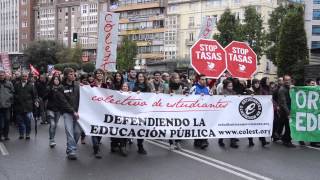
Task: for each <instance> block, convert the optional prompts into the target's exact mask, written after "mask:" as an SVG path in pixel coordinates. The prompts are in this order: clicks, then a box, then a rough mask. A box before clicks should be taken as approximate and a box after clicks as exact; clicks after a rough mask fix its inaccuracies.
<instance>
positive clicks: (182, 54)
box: [164, 0, 277, 78]
mask: <svg viewBox="0 0 320 180" xmlns="http://www.w3.org/2000/svg"><path fill="white" fill-rule="evenodd" d="M247 6H254V7H256V9H257V11H258V12H259V13H260V14H261V16H262V18H263V25H264V27H265V29H267V28H268V25H267V22H268V18H269V15H270V14H271V13H272V11H273V9H274V8H276V7H277V1H276V0H170V1H168V7H167V18H166V21H165V25H166V31H165V36H164V38H165V42H164V43H165V45H164V54H165V59H166V60H174V59H176V60H181V61H184V62H186V63H187V62H189V61H190V48H191V46H192V45H193V44H194V43H195V42H196V40H197V39H198V36H199V33H200V27H201V23H202V19H203V18H204V17H208V16H210V17H213V18H214V19H216V21H218V20H219V18H220V17H221V15H222V14H223V12H224V11H225V9H227V8H229V9H230V10H231V12H233V13H234V14H235V15H236V17H237V18H239V19H240V22H243V20H244V11H245V7H247ZM214 33H218V31H217V29H216V28H214V32H213V34H214ZM260 63H261V64H260V65H259V66H258V71H257V76H256V77H257V78H260V77H262V76H269V75H270V76H276V67H275V66H274V65H273V64H272V62H271V61H270V60H268V59H266V57H265V56H263V57H262V59H261V60H260Z"/></svg>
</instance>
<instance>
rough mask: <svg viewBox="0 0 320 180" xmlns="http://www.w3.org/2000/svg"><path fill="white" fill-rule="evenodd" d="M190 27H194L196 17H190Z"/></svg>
mask: <svg viewBox="0 0 320 180" xmlns="http://www.w3.org/2000/svg"><path fill="white" fill-rule="evenodd" d="M189 27H194V17H189Z"/></svg>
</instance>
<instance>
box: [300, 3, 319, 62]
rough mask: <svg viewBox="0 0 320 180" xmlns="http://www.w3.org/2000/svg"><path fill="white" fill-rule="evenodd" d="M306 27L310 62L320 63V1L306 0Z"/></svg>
mask: <svg viewBox="0 0 320 180" xmlns="http://www.w3.org/2000/svg"><path fill="white" fill-rule="evenodd" d="M304 3H305V29H306V33H307V41H308V48H309V50H310V61H309V63H310V64H320V1H319V0H304Z"/></svg>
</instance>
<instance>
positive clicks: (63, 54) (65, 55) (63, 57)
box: [57, 44, 82, 64]
mask: <svg viewBox="0 0 320 180" xmlns="http://www.w3.org/2000/svg"><path fill="white" fill-rule="evenodd" d="M81 57H82V49H81V46H80V45H79V44H77V45H76V46H75V47H74V48H64V49H63V50H61V51H60V52H57V59H58V61H59V63H71V62H72V63H77V64H81V63H82V61H81Z"/></svg>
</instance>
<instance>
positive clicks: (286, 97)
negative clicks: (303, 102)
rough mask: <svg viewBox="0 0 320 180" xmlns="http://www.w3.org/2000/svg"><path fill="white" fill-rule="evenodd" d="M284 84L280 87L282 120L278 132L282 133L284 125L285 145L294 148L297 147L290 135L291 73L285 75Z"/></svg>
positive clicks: (279, 101)
mask: <svg viewBox="0 0 320 180" xmlns="http://www.w3.org/2000/svg"><path fill="white" fill-rule="evenodd" d="M283 80H284V85H283V86H281V87H280V89H279V92H278V103H279V109H280V110H279V113H280V122H279V129H278V133H279V134H281V131H282V129H283V127H284V128H285V131H284V135H283V136H282V142H283V145H285V146H286V147H289V148H292V147H295V145H294V144H292V142H291V140H292V139H291V135H290V124H289V116H290V110H291V99H290V94H289V91H290V86H291V77H290V76H289V75H285V76H284V78H283Z"/></svg>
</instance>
